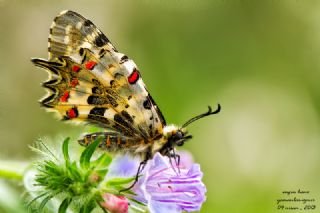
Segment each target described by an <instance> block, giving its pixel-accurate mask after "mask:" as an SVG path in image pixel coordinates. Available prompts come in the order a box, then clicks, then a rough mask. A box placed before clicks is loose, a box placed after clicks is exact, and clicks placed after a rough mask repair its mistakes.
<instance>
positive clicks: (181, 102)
mask: <svg viewBox="0 0 320 213" xmlns="http://www.w3.org/2000/svg"><path fill="white" fill-rule="evenodd" d="M65 9H71V10H74V11H77V12H78V13H80V14H82V15H83V16H85V17H86V18H88V19H90V20H91V21H93V22H94V23H95V24H96V25H97V26H98V27H99V28H100V29H101V30H102V31H103V32H104V33H105V34H106V35H107V36H108V37H109V39H110V40H111V41H112V42H113V44H114V45H115V46H116V47H117V49H119V50H120V52H123V53H126V54H127V55H129V57H131V58H132V59H134V60H135V62H136V64H138V66H139V68H140V70H141V73H142V75H143V79H144V82H145V84H146V85H147V86H148V89H149V91H150V92H151V94H152V95H153V97H154V99H155V100H156V102H157V104H158V105H159V107H160V108H161V110H162V112H163V113H164V115H165V117H166V119H167V122H168V123H175V124H182V123H183V122H184V121H186V120H187V119H189V118H190V117H191V116H194V115H196V114H199V113H202V112H204V111H205V110H206V109H207V105H208V104H210V105H212V106H213V107H215V106H216V104H217V103H218V102H219V103H220V104H221V105H222V112H221V113H220V114H219V115H217V116H212V117H210V118H206V119H203V120H201V121H199V122H196V123H194V124H193V125H192V126H190V127H189V132H190V133H191V134H192V135H193V136H194V139H193V140H191V141H190V142H188V143H187V144H186V145H185V146H184V148H185V149H188V150H190V151H191V152H192V153H193V155H194V158H195V160H196V162H198V163H200V164H201V166H202V170H203V172H204V181H205V183H206V185H207V190H208V193H207V201H206V203H205V204H204V205H203V208H202V210H201V212H205V213H207V212H208V213H211V212H219V213H221V212H226V213H229V212H230V213H238V212H239V213H251V212H252V213H267V212H268V213H269V212H293V211H284V210H277V203H276V200H277V199H279V198H282V197H284V196H283V195H282V191H283V190H298V189H303V190H309V191H310V193H309V195H308V196H307V197H309V198H315V199H316V203H314V204H316V205H317V209H316V210H313V211H310V212H319V211H320V210H319V209H320V202H319V200H320V182H319V177H320V163H319V162H320V144H319V140H320V131H319V130H320V120H319V119H320V84H319V81H320V60H319V55H320V15H319V10H320V2H319V1H315V0H314V1H312V0H310V1H303V0H296V1H293V0H270V1H251V0H236V1H230V0H217V1H209V0H208V1H199V0H189V1H182V0H175V1H164V0H155V1H148V0H140V1H129V0H127V1H117V0H113V1H109V0H108V1H97V0H93V1H83V0H81V1H71V0H66V1H43V0H37V1H35V0H29V1H17V0H16V1H15V0H13V1H11V0H10V1H9V0H0V10H1V12H0V67H1V78H0V100H1V102H0V103H1V104H0V109H1V110H0V119H1V123H0V134H1V141H2V142H1V145H2V148H1V151H0V158H1V159H3V160H7V159H10V160H30V159H32V156H33V154H34V153H32V152H31V151H30V149H29V148H28V146H29V145H30V144H32V143H33V142H34V141H35V139H37V138H38V137H40V136H48V137H53V138H54V137H56V136H57V135H61V136H69V135H76V134H78V133H80V132H81V131H83V129H84V127H83V126H72V125H69V124H64V123H62V122H60V121H58V120H57V119H55V118H54V116H53V114H50V113H47V112H45V110H44V109H41V108H40V107H39V104H38V102H37V100H38V99H39V98H40V97H42V96H43V95H44V94H45V91H44V89H42V88H41V87H40V83H41V82H42V81H44V80H45V79H46V78H47V73H45V72H43V71H41V70H39V69H37V68H35V67H34V66H33V65H32V64H31V62H30V58H31V57H42V58H46V57H47V37H48V33H49V27H50V25H51V22H52V20H53V18H54V17H55V16H56V15H57V14H58V13H59V12H60V11H62V10H65ZM2 199H3V198H2ZM8 205H9V204H8ZM295 212H299V211H295Z"/></svg>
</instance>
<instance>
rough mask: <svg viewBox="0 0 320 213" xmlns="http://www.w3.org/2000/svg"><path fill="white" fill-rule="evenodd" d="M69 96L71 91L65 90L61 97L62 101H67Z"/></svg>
mask: <svg viewBox="0 0 320 213" xmlns="http://www.w3.org/2000/svg"><path fill="white" fill-rule="evenodd" d="M68 98H69V91H65V92H64V93H63V95H62V96H61V97H60V101H61V102H67V101H68Z"/></svg>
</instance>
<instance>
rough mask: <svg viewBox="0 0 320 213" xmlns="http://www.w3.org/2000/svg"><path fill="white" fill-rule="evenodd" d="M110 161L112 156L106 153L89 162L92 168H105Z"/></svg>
mask: <svg viewBox="0 0 320 213" xmlns="http://www.w3.org/2000/svg"><path fill="white" fill-rule="evenodd" d="M111 162H112V157H111V156H110V155H108V154H107V153H104V154H102V155H101V156H100V157H99V158H98V159H96V160H94V161H92V162H91V163H90V165H91V167H92V168H96V169H100V168H102V169H103V168H107V167H108V166H109V165H110V163H111Z"/></svg>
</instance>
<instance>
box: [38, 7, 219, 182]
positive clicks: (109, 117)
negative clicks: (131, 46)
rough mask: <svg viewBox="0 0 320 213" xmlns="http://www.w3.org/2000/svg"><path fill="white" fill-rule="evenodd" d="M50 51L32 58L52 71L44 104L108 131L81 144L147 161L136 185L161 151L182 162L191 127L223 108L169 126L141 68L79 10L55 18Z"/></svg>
mask: <svg viewBox="0 0 320 213" xmlns="http://www.w3.org/2000/svg"><path fill="white" fill-rule="evenodd" d="M48 52H49V58H48V60H45V59H40V58H34V59H32V62H33V63H34V64H35V65H36V66H38V67H40V68H42V69H44V70H46V71H47V72H48V73H49V79H48V80H47V81H45V82H44V83H43V84H42V85H43V87H44V88H46V89H47V90H48V94H47V95H46V96H45V97H44V98H43V99H42V100H40V103H41V105H42V106H43V107H45V108H47V109H48V110H49V111H53V112H56V114H58V115H59V116H60V117H61V119H62V120H63V121H72V122H78V123H79V122H80V123H88V124H93V125H96V126H98V127H100V128H103V129H105V131H103V132H95V133H92V134H87V135H85V136H84V137H83V138H82V139H80V140H79V143H80V144H81V145H83V146H87V145H89V144H90V143H92V142H93V141H95V140H96V139H97V138H102V139H103V140H102V142H101V143H100V145H99V147H100V148H102V149H105V150H106V151H108V152H111V153H121V154H129V155H132V156H139V157H141V159H142V161H141V163H140V166H139V169H138V171H137V176H136V181H137V180H138V176H139V174H140V172H141V171H142V170H143V168H144V166H145V165H146V163H147V161H148V160H149V159H151V158H152V157H153V156H154V154H155V153H157V152H160V153H161V154H162V155H164V156H168V157H169V158H170V159H171V158H174V159H175V160H176V162H177V163H179V161H180V157H179V155H177V154H176V153H175V146H182V145H183V144H184V142H185V141H187V140H189V139H191V138H192V136H191V135H189V134H188V132H187V130H186V127H187V126H188V125H189V124H190V123H192V122H194V121H196V120H198V119H200V118H202V117H205V116H208V115H212V114H217V113H218V112H220V109H221V107H220V105H219V104H218V107H217V109H216V110H215V111H212V109H211V107H210V106H209V110H208V112H206V113H203V114H200V115H198V116H195V117H193V118H191V119H190V120H188V121H187V122H186V123H184V124H183V125H182V126H176V125H167V124H166V121H165V119H164V116H163V115H162V113H161V111H160V109H159V108H158V106H157V105H156V103H155V101H154V100H153V98H152V97H151V95H150V94H149V92H148V90H147V88H146V86H145V84H144V83H143V81H142V78H141V74H140V71H139V69H138V67H137V65H136V64H135V63H134V62H133V61H132V60H131V59H130V58H129V57H128V56H126V55H125V54H122V53H120V52H118V51H117V49H116V48H115V47H114V46H113V45H112V44H111V42H110V41H109V39H108V38H107V37H106V36H105V35H104V34H103V33H102V32H101V31H100V30H99V29H98V28H97V27H96V26H95V25H94V24H93V23H92V22H91V21H90V20H87V19H86V18H84V17H83V16H81V15H80V14H78V13H76V12H73V11H70V10H67V11H63V12H61V13H60V14H59V15H58V16H56V17H55V18H54V21H53V23H52V25H51V28H50V35H49V38H48ZM133 185H134V184H133ZM129 188H130V187H129Z"/></svg>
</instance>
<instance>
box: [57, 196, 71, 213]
mask: <svg viewBox="0 0 320 213" xmlns="http://www.w3.org/2000/svg"><path fill="white" fill-rule="evenodd" d="M71 201H72V198H66V199H64V200H63V201H62V203H61V204H60V206H59V210H58V213H66V212H67V208H68V207H69V205H70V203H71Z"/></svg>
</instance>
